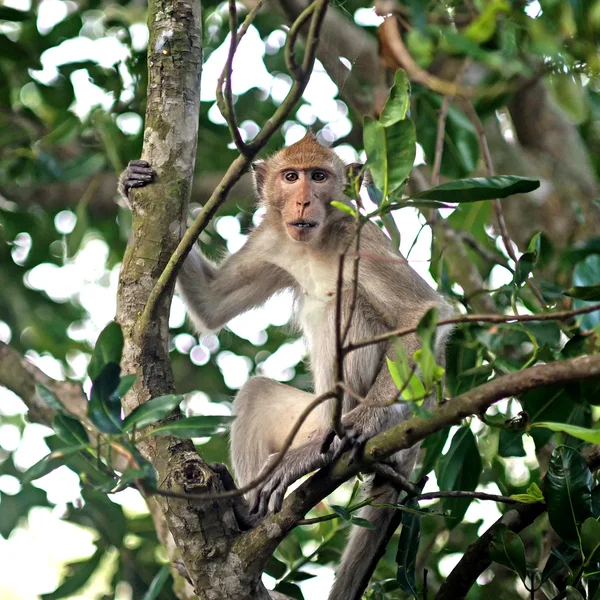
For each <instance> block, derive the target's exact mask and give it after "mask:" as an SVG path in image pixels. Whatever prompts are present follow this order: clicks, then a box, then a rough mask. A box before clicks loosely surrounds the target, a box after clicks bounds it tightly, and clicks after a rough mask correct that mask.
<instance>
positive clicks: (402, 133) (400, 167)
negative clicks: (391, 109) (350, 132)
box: [363, 116, 416, 200]
mask: <svg viewBox="0 0 600 600" xmlns="http://www.w3.org/2000/svg"><path fill="white" fill-rule="evenodd" d="M363 140H364V147H365V151H366V153H367V163H366V167H367V168H368V169H369V170H370V171H371V175H372V176H373V181H374V182H375V185H376V186H377V187H378V188H379V189H380V190H382V191H383V195H384V200H385V195H386V194H387V195H388V196H390V195H391V194H393V193H394V192H395V191H399V189H400V187H401V186H402V185H403V184H404V182H405V180H406V179H407V177H408V176H409V174H410V172H411V170H412V168H413V164H414V162H415V154H416V136H415V126H414V124H413V122H412V121H410V120H404V121H398V122H397V123H394V124H393V125H391V126H390V127H384V126H383V125H382V124H381V123H380V122H379V121H376V120H375V119H373V118H372V117H368V116H367V117H365V125H364V131H363Z"/></svg>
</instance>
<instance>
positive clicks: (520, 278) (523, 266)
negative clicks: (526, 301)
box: [514, 252, 537, 285]
mask: <svg viewBox="0 0 600 600" xmlns="http://www.w3.org/2000/svg"><path fill="white" fill-rule="evenodd" d="M536 262H537V254H534V253H533V252H525V253H524V254H522V255H521V257H520V258H519V260H518V261H517V268H516V269H515V277H514V282H515V285H523V284H524V283H525V282H526V281H527V279H529V274H530V273H531V271H533V267H534V266H535V264H536Z"/></svg>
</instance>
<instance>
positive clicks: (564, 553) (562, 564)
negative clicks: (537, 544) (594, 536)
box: [541, 542, 579, 583]
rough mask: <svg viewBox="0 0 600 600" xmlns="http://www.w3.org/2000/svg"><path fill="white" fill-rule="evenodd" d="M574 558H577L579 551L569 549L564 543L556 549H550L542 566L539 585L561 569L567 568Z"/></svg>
mask: <svg viewBox="0 0 600 600" xmlns="http://www.w3.org/2000/svg"><path fill="white" fill-rule="evenodd" d="M576 557H577V558H578V557H579V550H578V549H577V548H571V547H570V546H569V545H567V544H565V543H564V542H563V543H561V544H560V545H559V546H558V547H557V548H552V549H551V550H550V556H549V557H548V560H547V561H546V565H545V566H544V571H543V572H542V579H541V583H544V582H545V581H547V580H548V579H550V577H553V576H554V575H556V574H557V573H558V572H559V571H561V570H562V569H564V568H568V567H569V564H570V562H571V561H572V560H573V559H574V558H576Z"/></svg>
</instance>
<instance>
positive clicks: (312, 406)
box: [153, 391, 335, 502]
mask: <svg viewBox="0 0 600 600" xmlns="http://www.w3.org/2000/svg"><path fill="white" fill-rule="evenodd" d="M334 395H335V392H334V391H329V392H326V393H325V394H321V395H320V396H318V397H317V398H315V399H314V400H313V401H312V402H311V403H310V404H309V405H308V406H307V407H306V408H305V409H304V410H303V411H302V413H301V414H300V416H299V417H298V419H297V421H296V422H295V423H294V426H293V427H292V429H291V431H290V433H289V434H288V436H287V438H286V439H285V442H284V443H283V447H282V448H281V451H280V452H279V453H278V454H277V458H276V459H275V461H273V463H271V464H270V465H269V466H268V467H267V468H266V469H265V470H264V471H263V472H261V473H260V475H259V476H258V477H256V479H253V480H252V481H251V482H250V483H247V484H246V485H245V486H243V487H240V488H237V489H236V490H230V491H227V492H220V493H218V494H182V493H179V492H172V491H170V490H163V489H158V490H154V492H153V493H155V494H157V495H159V496H166V497H168V498H180V499H181V500H201V501H203V502H208V501H213V500H222V499H225V498H234V497H236V496H242V495H243V494H245V493H247V492H250V491H251V490H253V489H254V488H255V487H256V486H258V485H259V484H260V483H262V482H263V481H265V480H267V479H268V478H269V477H270V476H271V475H272V474H273V472H274V471H275V469H276V468H277V467H278V466H279V465H280V464H281V461H282V460H283V459H284V457H285V455H286V454H287V451H288V450H289V449H290V448H291V447H292V444H293V443H294V439H295V438H296V435H297V434H298V432H299V431H300V427H302V424H303V423H304V421H306V419H307V418H308V416H309V415H310V413H311V412H312V411H313V410H314V409H315V408H317V406H319V405H321V404H323V402H325V401H327V400H329V399H330V398H332V397H333V396H334Z"/></svg>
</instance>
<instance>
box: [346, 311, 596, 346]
mask: <svg viewBox="0 0 600 600" xmlns="http://www.w3.org/2000/svg"><path fill="white" fill-rule="evenodd" d="M597 310H600V304H592V305H590V306H584V307H582V308H578V309H575V310H564V311H558V312H554V313H543V314H541V315H462V316H460V317H451V318H449V319H441V320H440V321H438V323H437V325H436V327H440V326H441V325H457V324H460V323H510V322H513V321H518V322H521V321H566V320H567V319H570V318H572V317H575V316H577V315H585V314H588V313H591V312H594V311H597ZM416 331H417V326H415V327H403V328H401V329H394V330H393V331H388V332H386V333H381V334H379V335H376V336H373V337H372V338H369V339H364V340H358V341H357V342H351V343H349V344H348V345H347V346H346V347H345V348H344V352H345V353H346V354H349V353H350V352H353V351H354V350H358V349H359V348H365V347H366V346H372V345H373V344H379V343H381V342H385V341H386V340H388V339H390V338H393V337H403V336H405V335H409V334H411V333H415V332H416Z"/></svg>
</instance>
